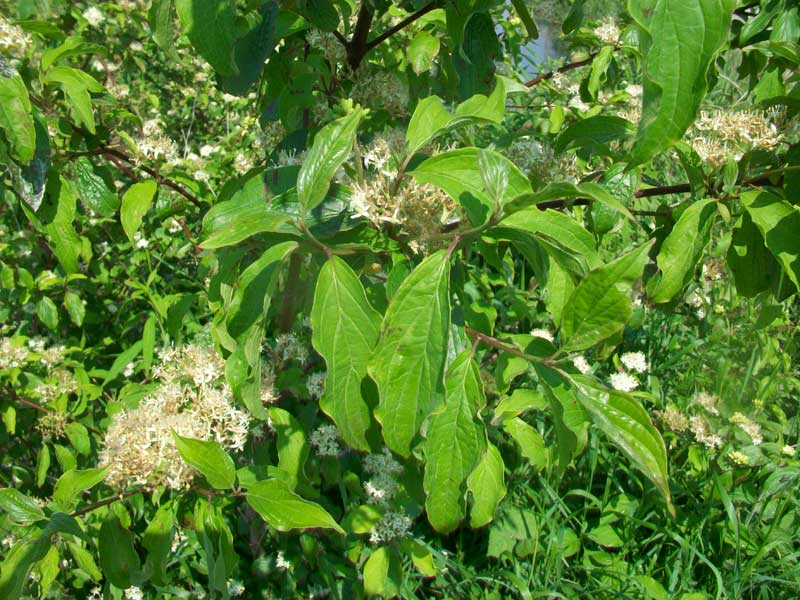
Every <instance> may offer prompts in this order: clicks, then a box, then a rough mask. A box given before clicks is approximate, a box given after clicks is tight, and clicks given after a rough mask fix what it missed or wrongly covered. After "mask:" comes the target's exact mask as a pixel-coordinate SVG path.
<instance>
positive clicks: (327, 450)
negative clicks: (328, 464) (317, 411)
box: [308, 425, 342, 456]
mask: <svg viewBox="0 0 800 600" xmlns="http://www.w3.org/2000/svg"><path fill="white" fill-rule="evenodd" d="M308 443H309V444H311V445H312V446H314V448H316V450H317V454H319V455H320V456H338V455H339V453H340V452H341V451H342V448H341V447H340V446H339V431H338V430H337V429H336V427H335V426H334V425H320V426H319V427H317V428H316V429H315V430H314V431H312V432H311V435H310V436H309V438H308Z"/></svg>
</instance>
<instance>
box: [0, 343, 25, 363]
mask: <svg viewBox="0 0 800 600" xmlns="http://www.w3.org/2000/svg"><path fill="white" fill-rule="evenodd" d="M29 354H30V350H28V348H26V347H25V346H24V345H22V344H18V343H16V342H15V341H14V339H13V338H10V337H3V338H0V370H5V369H18V368H20V367H21V366H22V365H23V363H24V362H25V361H26V360H27V358H28V355H29Z"/></svg>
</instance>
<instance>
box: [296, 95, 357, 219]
mask: <svg viewBox="0 0 800 600" xmlns="http://www.w3.org/2000/svg"><path fill="white" fill-rule="evenodd" d="M363 115H364V111H363V110H361V109H360V108H358V107H356V108H355V109H354V110H352V111H351V112H350V113H349V114H347V115H345V116H344V117H341V118H339V119H336V120H335V121H333V122H332V123H328V124H327V125H326V126H325V127H323V128H322V129H321V130H320V131H319V132H318V133H317V135H316V136H315V137H314V143H313V145H312V146H311V150H309V151H308V156H307V157H306V159H305V161H303V166H302V167H300V173H298V175H297V196H298V198H299V199H300V205H301V206H302V207H303V209H304V210H305V212H306V213H308V212H309V211H311V209H313V208H314V207H315V206H317V205H318V204H319V203H320V202H322V200H323V199H324V198H325V195H326V194H327V193H328V189H329V187H330V183H331V179H332V178H333V176H334V174H335V173H336V171H337V169H338V168H339V167H340V166H342V163H343V162H344V161H345V160H347V157H348V156H349V155H350V152H351V150H352V149H353V139H354V137H355V134H356V129H357V128H358V124H359V123H360V122H361V118H362V117H363Z"/></svg>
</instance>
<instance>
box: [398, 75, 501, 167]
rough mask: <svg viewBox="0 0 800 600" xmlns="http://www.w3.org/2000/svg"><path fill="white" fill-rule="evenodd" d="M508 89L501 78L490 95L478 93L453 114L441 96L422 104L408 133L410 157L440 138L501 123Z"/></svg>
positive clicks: (407, 140)
mask: <svg viewBox="0 0 800 600" xmlns="http://www.w3.org/2000/svg"><path fill="white" fill-rule="evenodd" d="M505 104H506V90H505V85H504V84H503V82H502V80H500V79H498V80H497V84H496V85H495V88H494V90H493V91H492V93H491V94H490V95H489V96H484V95H483V94H476V95H474V96H473V97H471V98H469V99H468V100H465V101H464V102H462V103H461V104H459V105H458V106H457V107H456V113H455V116H454V115H451V114H450V113H449V112H448V111H447V109H446V108H445V107H444V105H443V104H442V99H441V98H439V97H438V96H428V97H427V98H424V99H422V100H420V101H419V103H418V104H417V107H416V109H415V110H414V114H413V115H411V121H410V122H409V124H408V129H407V130H406V154H408V155H409V156H410V155H412V154H414V152H416V151H418V150H419V149H420V148H422V147H423V146H424V145H425V144H427V143H429V142H431V141H432V140H433V139H434V138H435V137H436V136H438V135H441V134H443V133H445V132H447V131H453V130H455V129H457V128H459V127H465V126H467V125H478V124H486V123H494V124H500V123H501V122H502V121H503V115H504V114H505V109H506V106H505Z"/></svg>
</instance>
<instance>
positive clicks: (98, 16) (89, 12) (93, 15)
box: [83, 6, 106, 27]
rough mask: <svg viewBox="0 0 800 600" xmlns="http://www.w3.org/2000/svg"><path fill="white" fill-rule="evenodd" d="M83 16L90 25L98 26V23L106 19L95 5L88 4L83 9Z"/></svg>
mask: <svg viewBox="0 0 800 600" xmlns="http://www.w3.org/2000/svg"><path fill="white" fill-rule="evenodd" d="M83 18H84V19H86V22H87V23H89V25H91V26H92V27H98V26H99V25H100V23H102V22H103V21H105V19H106V17H105V15H104V14H103V12H102V11H101V10H100V9H99V8H97V7H96V6H90V7H89V8H87V9H86V10H85V11H83Z"/></svg>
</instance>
